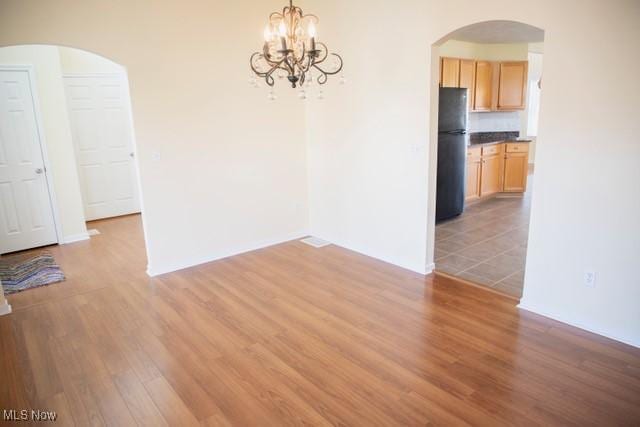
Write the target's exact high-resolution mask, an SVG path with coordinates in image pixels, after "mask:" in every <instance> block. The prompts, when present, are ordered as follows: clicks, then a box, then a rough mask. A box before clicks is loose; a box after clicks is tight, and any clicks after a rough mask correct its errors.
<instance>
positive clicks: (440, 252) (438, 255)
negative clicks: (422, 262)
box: [434, 245, 451, 261]
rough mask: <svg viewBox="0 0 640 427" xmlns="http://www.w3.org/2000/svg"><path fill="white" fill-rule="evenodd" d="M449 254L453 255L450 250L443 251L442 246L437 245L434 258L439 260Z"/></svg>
mask: <svg viewBox="0 0 640 427" xmlns="http://www.w3.org/2000/svg"><path fill="white" fill-rule="evenodd" d="M448 255H451V254H450V253H449V252H445V251H443V250H442V249H441V248H439V247H438V245H436V248H435V253H434V259H435V260H436V261H438V260H439V259H441V258H444V257H446V256H448Z"/></svg>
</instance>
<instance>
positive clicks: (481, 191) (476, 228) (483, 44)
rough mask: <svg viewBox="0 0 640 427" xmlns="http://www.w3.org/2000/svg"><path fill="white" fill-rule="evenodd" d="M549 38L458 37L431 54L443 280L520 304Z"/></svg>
mask: <svg viewBox="0 0 640 427" xmlns="http://www.w3.org/2000/svg"><path fill="white" fill-rule="evenodd" d="M543 41H544V31H543V30H542V29H540V28H537V27H533V26H531V25H527V24H524V23H520V22H514V21H485V22H480V23H476V24H473V25H469V26H465V27H462V28H459V29H457V30H455V31H453V32H451V33H449V34H447V35H446V36H445V37H443V38H442V39H440V40H439V41H438V42H437V43H435V44H434V45H433V46H432V61H433V67H432V71H433V72H432V75H433V76H434V79H433V81H432V82H431V88H432V91H431V94H432V95H431V107H432V108H431V111H432V112H433V113H432V117H431V124H432V126H431V129H432V131H431V142H430V159H431V160H430V165H429V167H430V171H429V176H430V178H431V179H430V188H429V200H430V204H429V205H430V210H429V213H428V215H429V217H428V224H429V227H430V230H432V231H430V232H429V234H428V241H427V248H428V252H429V249H430V250H431V252H430V253H431V254H432V255H433V257H432V258H433V260H434V262H435V271H436V273H437V274H441V275H446V276H453V277H455V278H456V279H459V280H462V281H465V282H468V283H469V284H472V285H478V286H482V287H484V288H488V289H490V290H492V291H495V292H498V293H500V294H504V295H508V296H511V297H513V298H514V299H519V298H520V297H521V296H522V290H523V286H524V270H525V266H526V248H527V240H528V234H529V233H528V230H529V212H530V206H531V192H532V189H533V185H532V184H533V171H534V160H535V157H534V155H535V144H536V142H537V141H536V137H537V135H536V134H537V116H538V107H537V106H538V105H539V103H538V100H539V96H540V87H541V86H540V80H541V73H542V54H543Z"/></svg>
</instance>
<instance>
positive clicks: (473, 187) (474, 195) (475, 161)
mask: <svg viewBox="0 0 640 427" xmlns="http://www.w3.org/2000/svg"><path fill="white" fill-rule="evenodd" d="M481 175H482V158H481V152H480V147H475V148H469V149H468V150H467V185H466V188H465V194H464V201H465V202H472V201H474V200H477V199H479V198H480V177H481Z"/></svg>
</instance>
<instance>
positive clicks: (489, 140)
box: [469, 131, 531, 147]
mask: <svg viewBox="0 0 640 427" xmlns="http://www.w3.org/2000/svg"><path fill="white" fill-rule="evenodd" d="M503 142H518V143H524V144H526V143H529V142H531V139H529V138H520V132H518V131H515V132H472V133H470V134H469V146H470V147H473V146H481V145H485V146H486V145H494V144H501V143H503Z"/></svg>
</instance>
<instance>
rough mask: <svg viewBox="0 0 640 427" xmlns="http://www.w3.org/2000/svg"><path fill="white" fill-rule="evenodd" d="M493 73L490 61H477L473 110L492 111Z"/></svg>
mask: <svg viewBox="0 0 640 427" xmlns="http://www.w3.org/2000/svg"><path fill="white" fill-rule="evenodd" d="M492 83H493V73H492V65H491V62H489V61H477V62H476V82H475V90H474V94H473V111H490V110H491V100H492V92H493V91H492V86H493V85H492Z"/></svg>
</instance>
